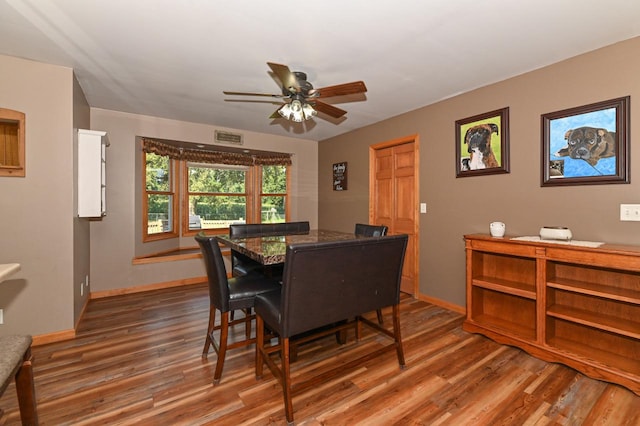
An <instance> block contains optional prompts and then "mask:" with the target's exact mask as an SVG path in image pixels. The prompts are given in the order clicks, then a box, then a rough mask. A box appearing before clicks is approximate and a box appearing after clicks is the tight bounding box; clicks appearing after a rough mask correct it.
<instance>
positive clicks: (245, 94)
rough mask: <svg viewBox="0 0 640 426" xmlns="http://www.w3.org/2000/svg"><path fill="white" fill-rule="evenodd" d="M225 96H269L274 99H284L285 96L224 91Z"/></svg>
mask: <svg viewBox="0 0 640 426" xmlns="http://www.w3.org/2000/svg"><path fill="white" fill-rule="evenodd" d="M222 93H224V94H225V95H233V96H269V97H272V98H283V97H284V96H283V95H274V94H271V93H253V92H228V91H223V92H222Z"/></svg>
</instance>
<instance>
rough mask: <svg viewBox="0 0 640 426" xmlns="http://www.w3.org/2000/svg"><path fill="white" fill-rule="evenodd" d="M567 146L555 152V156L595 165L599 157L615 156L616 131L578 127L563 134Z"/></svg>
mask: <svg viewBox="0 0 640 426" xmlns="http://www.w3.org/2000/svg"><path fill="white" fill-rule="evenodd" d="M564 138H565V140H566V141H567V146H565V147H564V148H562V149H560V150H559V151H558V152H556V154H555V155H556V156H557V157H567V156H568V157H569V158H573V159H576V160H584V161H586V162H587V163H589V164H591V165H592V166H595V165H596V164H597V163H598V161H600V159H601V158H607V157H615V155H616V132H610V131H608V130H607V129H600V128H596V127H586V126H585V127H578V128H576V129H570V130H567V132H566V133H565V134H564Z"/></svg>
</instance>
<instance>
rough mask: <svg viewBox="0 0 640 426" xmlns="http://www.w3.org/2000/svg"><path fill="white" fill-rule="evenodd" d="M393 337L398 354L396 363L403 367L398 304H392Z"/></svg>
mask: <svg viewBox="0 0 640 426" xmlns="http://www.w3.org/2000/svg"><path fill="white" fill-rule="evenodd" d="M392 315H393V338H394V340H395V345H396V353H397V354H398V364H400V368H404V366H405V362H404V349H403V348H402V336H401V335H400V308H399V306H398V305H393V312H392Z"/></svg>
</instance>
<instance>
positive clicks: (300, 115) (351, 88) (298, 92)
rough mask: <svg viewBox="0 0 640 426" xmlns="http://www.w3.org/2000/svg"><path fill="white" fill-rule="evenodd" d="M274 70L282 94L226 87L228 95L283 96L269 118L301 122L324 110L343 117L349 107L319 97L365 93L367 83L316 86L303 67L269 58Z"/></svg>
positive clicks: (355, 82) (334, 115)
mask: <svg viewBox="0 0 640 426" xmlns="http://www.w3.org/2000/svg"><path fill="white" fill-rule="evenodd" d="M267 65H269V68H271V71H273V73H274V74H275V76H276V77H277V78H278V80H280V83H281V85H282V86H281V87H282V94H269V93H252V92H229V91H223V93H224V94H225V95H233V96H238V95H239V96H268V97H271V98H281V99H282V102H283V103H282V105H281V106H280V107H279V108H278V109H277V110H276V111H275V112H274V113H273V114H271V116H270V117H269V118H280V117H283V118H286V119H287V120H293V121H296V122H301V121H303V120H309V119H310V118H312V117H314V116H315V115H316V114H317V111H320V112H322V113H324V114H327V115H328V116H330V117H333V118H340V117H342V116H343V115H345V114H346V113H347V111H345V110H343V109H340V108H338V107H335V106H333V105H330V104H328V103H325V102H322V101H321V100H319V99H318V98H329V97H332V96H344V95H354V94H359V93H365V92H366V91H367V87H366V86H365V85H364V82H362V81H354V82H352V83H345V84H338V85H335V86H327V87H323V88H320V89H314V88H313V85H312V84H311V83H309V82H308V81H307V74H305V73H303V72H300V71H291V70H289V67H288V66H286V65H281V64H275V63H272V62H267Z"/></svg>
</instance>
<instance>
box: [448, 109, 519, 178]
mask: <svg viewBox="0 0 640 426" xmlns="http://www.w3.org/2000/svg"><path fill="white" fill-rule="evenodd" d="M498 173H509V108H508V107H507V108H502V109H499V110H496V111H491V112H487V113H485V114H479V115H475V116H473V117H469V118H465V119H462V120H458V121H456V177H468V176H478V175H490V174H498Z"/></svg>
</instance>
